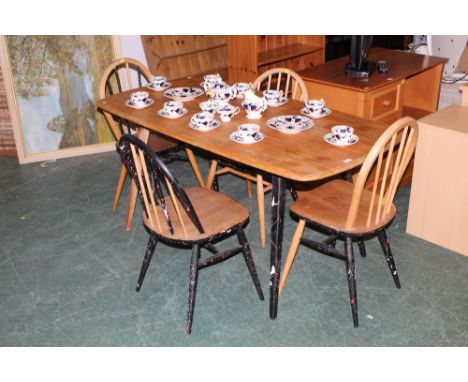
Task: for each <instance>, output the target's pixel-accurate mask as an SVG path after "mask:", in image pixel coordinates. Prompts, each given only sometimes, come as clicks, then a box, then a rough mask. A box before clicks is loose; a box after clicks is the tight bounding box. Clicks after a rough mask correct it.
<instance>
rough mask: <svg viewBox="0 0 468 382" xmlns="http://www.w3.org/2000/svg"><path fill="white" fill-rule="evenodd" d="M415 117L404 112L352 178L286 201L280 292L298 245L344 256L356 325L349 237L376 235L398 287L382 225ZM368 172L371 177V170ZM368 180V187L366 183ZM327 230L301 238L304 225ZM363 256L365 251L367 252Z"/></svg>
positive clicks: (390, 214) (388, 218)
mask: <svg viewBox="0 0 468 382" xmlns="http://www.w3.org/2000/svg"><path fill="white" fill-rule="evenodd" d="M417 135H418V130H417V122H416V121H415V120H414V119H413V118H410V117H404V118H401V119H399V120H398V121H396V122H394V123H393V124H392V125H390V127H388V128H387V130H386V131H385V132H384V133H383V134H382V135H381V136H380V137H379V139H378V140H377V141H376V142H375V144H374V146H373V147H372V148H371V150H370V151H369V154H368V155H367V157H366V159H365V161H364V163H363V165H362V167H361V169H360V171H359V174H358V175H357V177H356V180H355V182H354V184H353V183H349V182H347V181H345V180H341V179H336V180H332V181H329V182H326V183H324V184H322V185H320V186H318V187H316V188H314V189H312V190H310V191H308V192H301V193H299V197H298V199H297V200H296V201H294V202H293V203H292V204H291V206H290V211H291V214H292V215H293V217H296V218H298V219H299V223H298V225H297V228H296V231H295V233H294V236H293V239H292V242H291V247H290V249H289V253H288V256H287V259H286V262H285V265H284V270H283V274H282V275H281V279H280V283H279V293H281V292H282V290H283V288H284V285H285V282H286V279H287V277H288V274H289V271H290V269H291V266H292V264H293V261H294V257H295V256H296V253H297V250H298V247H299V245H300V244H304V245H305V246H307V247H310V248H312V249H314V250H316V251H318V252H321V253H323V254H326V255H329V256H332V257H335V258H338V259H340V260H344V261H345V264H346V275H347V281H348V289H349V297H350V303H351V312H352V316H353V323H354V326H355V327H357V326H358V325H359V320H358V305H357V293H356V273H355V261H354V252H353V241H357V242H358V244H359V243H360V242H361V240H368V239H370V238H373V237H375V236H377V237H378V239H379V242H380V245H381V246H382V249H383V252H384V255H385V258H386V261H387V265H388V267H389V269H390V273H391V275H392V277H393V281H394V282H395V285H396V287H397V288H400V280H399V278H398V273H397V270H396V267H395V262H394V260H393V255H392V252H391V249H390V243H389V241H388V238H387V234H386V231H385V230H386V228H387V227H388V226H389V225H390V224H391V222H392V221H393V218H394V217H395V215H396V212H397V211H396V207H395V205H394V204H393V200H394V197H395V193H396V191H397V186H398V184H399V183H400V181H401V178H402V176H403V174H404V172H405V169H406V167H407V166H408V163H409V162H410V160H411V157H412V155H413V153H414V150H415V145H416V139H417ZM370 174H371V175H372V176H369V175H370ZM369 182H371V183H372V185H371V188H370V189H369V188H367V187H365V186H366V184H367V183H369ZM306 225H307V226H309V227H311V228H312V229H314V230H316V231H319V232H321V233H325V234H327V235H329V236H328V238H327V239H325V241H323V242H319V241H315V240H311V239H308V238H305V237H303V234H304V229H305V226H306ZM336 240H343V241H344V243H345V246H344V248H345V250H344V253H342V252H340V251H339V250H337V249H336V248H335V243H336ZM361 255H363V256H364V255H365V252H364V253H362V252H361Z"/></svg>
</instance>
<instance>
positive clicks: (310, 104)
mask: <svg viewBox="0 0 468 382" xmlns="http://www.w3.org/2000/svg"><path fill="white" fill-rule="evenodd" d="M331 112H332V111H331V110H330V109H329V108H328V107H325V101H324V100H323V98H322V99H310V100H308V101H307V102H305V107H304V108H303V109H301V113H302V114H304V115H306V116H307V117H311V118H314V119H319V118H323V117H326V116H328V115H330V114H331Z"/></svg>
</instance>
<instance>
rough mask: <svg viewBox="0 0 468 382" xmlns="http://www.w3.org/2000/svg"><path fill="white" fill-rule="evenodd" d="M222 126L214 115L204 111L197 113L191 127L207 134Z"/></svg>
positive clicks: (192, 119) (190, 124)
mask: <svg viewBox="0 0 468 382" xmlns="http://www.w3.org/2000/svg"><path fill="white" fill-rule="evenodd" d="M220 125H221V122H220V121H219V120H217V119H215V118H214V114H211V113H207V112H206V111H202V112H200V113H196V114H194V115H193V116H192V118H191V119H190V123H189V127H190V128H191V129H194V130H198V131H202V132H207V131H211V130H213V129H216V128H217V127H219V126H220Z"/></svg>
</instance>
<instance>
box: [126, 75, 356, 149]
mask: <svg viewBox="0 0 468 382" xmlns="http://www.w3.org/2000/svg"><path fill="white" fill-rule="evenodd" d="M203 79H204V81H203V82H202V83H201V86H202V87H203V89H204V90H205V92H206V94H207V95H208V97H209V99H208V100H207V101H203V102H200V104H199V106H200V109H201V112H198V113H195V114H194V115H193V116H192V117H191V119H190V123H189V127H190V128H192V129H195V130H197V131H202V132H206V131H211V130H213V129H215V128H217V127H219V126H220V125H221V122H220V121H219V120H218V119H216V118H215V116H216V115H218V116H219V118H220V120H221V121H222V122H230V121H231V120H232V118H233V117H234V116H236V115H237V114H239V112H240V108H239V107H238V106H234V105H231V104H230V103H229V101H231V100H233V99H235V98H243V101H242V103H241V107H242V109H244V111H245V113H246V115H247V119H252V120H255V119H261V118H262V113H263V112H264V111H265V110H267V108H268V107H277V106H281V105H284V104H285V103H286V102H288V99H287V98H286V97H284V93H283V91H281V90H274V89H268V90H264V91H263V92H262V96H261V97H259V96H257V95H256V94H255V91H254V89H252V84H251V83H247V82H238V83H236V84H234V85H233V86H230V85H228V84H227V83H226V82H224V81H223V79H222V77H221V76H220V75H219V73H217V74H207V75H205V76H204V77H203ZM146 87H147V88H148V89H151V90H154V91H163V90H164V93H163V95H164V96H165V97H167V98H171V101H167V102H164V104H163V107H162V109H160V110H159V111H158V112H157V113H158V115H159V116H161V117H164V118H169V119H176V118H180V117H182V116H184V115H186V114H187V113H188V110H187V108H185V107H184V103H183V102H182V101H190V100H193V99H195V98H196V97H198V96H200V95H202V94H203V90H202V89H200V88H193V87H178V88H171V89H169V88H170V87H171V84H170V82H167V78H166V77H165V76H153V77H151V78H150V81H149V82H148V84H147V85H146ZM125 103H126V105H127V106H129V107H132V108H134V109H143V108H145V107H148V106H150V105H152V104H153V103H154V100H152V99H151V98H149V93H148V92H146V91H137V92H134V93H131V95H130V99H128V100H127V101H126V102H125ZM304 106H305V107H304V108H302V109H301V114H302V115H304V116H305V117H304V116H302V115H282V116H277V117H274V118H271V119H269V120H268V121H267V122H266V124H267V126H268V127H269V128H271V129H274V130H277V131H280V132H283V133H286V134H296V133H299V132H302V131H304V130H307V129H310V128H312V127H313V126H314V122H313V120H312V119H311V118H314V119H318V118H323V117H326V116H327V115H330V114H331V110H330V109H329V108H327V107H325V101H324V100H323V98H322V99H310V100H307V101H306V102H305V103H304ZM306 117H309V118H306ZM229 138H230V139H231V140H232V141H234V142H237V143H242V144H252V143H257V142H260V141H261V140H263V139H264V138H265V135H264V134H263V133H262V132H261V131H260V126H259V125H257V124H255V123H244V124H241V125H239V126H238V128H237V130H236V131H234V132H232V133H231V134H230V135H229ZM323 139H324V140H325V142H327V143H329V144H332V145H335V146H349V145H352V144H355V143H357V142H358V141H359V137H358V136H357V135H356V134H354V129H353V128H352V127H350V126H346V125H337V126H333V127H332V129H331V133H328V134H325V135H324V136H323Z"/></svg>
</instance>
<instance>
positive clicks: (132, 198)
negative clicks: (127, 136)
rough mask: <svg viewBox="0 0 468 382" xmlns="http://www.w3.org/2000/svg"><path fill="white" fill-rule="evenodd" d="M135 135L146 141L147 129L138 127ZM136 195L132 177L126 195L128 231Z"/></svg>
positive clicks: (131, 221)
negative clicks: (127, 194) (128, 192)
mask: <svg viewBox="0 0 468 382" xmlns="http://www.w3.org/2000/svg"><path fill="white" fill-rule="evenodd" d="M137 137H138V138H140V139H141V140H142V141H143V142H145V143H148V138H149V130H147V129H143V128H140V129H138V134H137ZM137 195H138V188H137V186H136V183H135V182H134V181H133V179H132V184H131V186H130V195H129V196H128V208H127V225H126V226H125V229H126V230H127V231H130V229H131V228H132V224H133V215H134V213H135V205H136V200H137Z"/></svg>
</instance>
